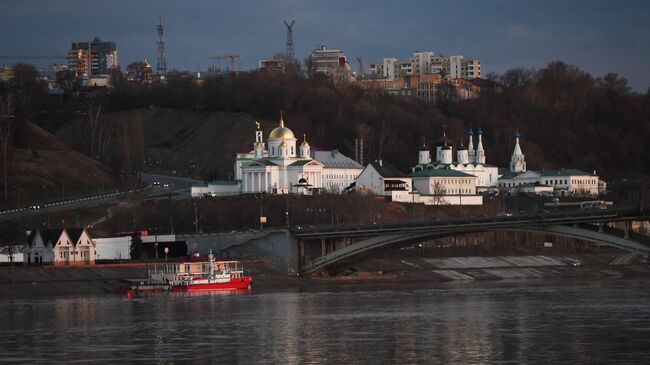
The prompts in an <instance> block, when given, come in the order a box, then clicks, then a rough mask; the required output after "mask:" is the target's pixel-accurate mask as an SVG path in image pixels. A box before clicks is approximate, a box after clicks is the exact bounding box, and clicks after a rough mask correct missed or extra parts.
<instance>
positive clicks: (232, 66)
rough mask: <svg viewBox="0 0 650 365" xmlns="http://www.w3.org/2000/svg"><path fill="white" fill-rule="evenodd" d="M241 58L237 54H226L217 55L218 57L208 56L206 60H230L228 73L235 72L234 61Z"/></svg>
mask: <svg viewBox="0 0 650 365" xmlns="http://www.w3.org/2000/svg"><path fill="white" fill-rule="evenodd" d="M240 58H241V56H240V55H238V54H226V55H219V56H210V57H208V59H210V60H224V59H229V60H230V72H235V61H236V60H238V59H240Z"/></svg>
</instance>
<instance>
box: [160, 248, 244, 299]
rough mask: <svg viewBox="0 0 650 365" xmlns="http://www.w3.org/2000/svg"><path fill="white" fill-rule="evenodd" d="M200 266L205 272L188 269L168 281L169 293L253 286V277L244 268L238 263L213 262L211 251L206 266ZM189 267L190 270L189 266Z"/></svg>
mask: <svg viewBox="0 0 650 365" xmlns="http://www.w3.org/2000/svg"><path fill="white" fill-rule="evenodd" d="M202 264H204V263H202ZM181 266H183V264H181ZM201 266H202V268H204V269H207V270H202V271H200V272H192V271H191V269H190V270H188V271H186V272H183V273H179V275H177V277H176V278H175V279H174V280H171V281H170V288H171V291H172V292H191V291H208V290H237V289H250V288H251V285H252V284H253V277H252V276H251V275H250V274H247V273H246V272H244V267H243V265H242V264H241V263H240V262H238V261H216V262H215V261H214V256H213V255H212V251H210V253H209V255H208V262H207V265H201ZM189 267H190V268H191V265H190V266H189ZM184 268H185V267H184Z"/></svg>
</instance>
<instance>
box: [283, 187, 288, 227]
mask: <svg viewBox="0 0 650 365" xmlns="http://www.w3.org/2000/svg"><path fill="white" fill-rule="evenodd" d="M286 199H287V208H286V210H285V211H284V216H285V218H286V220H287V228H289V196H288V195H287V196H286Z"/></svg>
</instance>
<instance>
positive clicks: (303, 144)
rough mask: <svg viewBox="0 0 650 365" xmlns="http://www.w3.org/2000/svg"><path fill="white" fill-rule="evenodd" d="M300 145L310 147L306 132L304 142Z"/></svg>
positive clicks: (303, 137)
mask: <svg viewBox="0 0 650 365" xmlns="http://www.w3.org/2000/svg"><path fill="white" fill-rule="evenodd" d="M300 147H309V143H307V135H306V134H303V135H302V143H301V144H300Z"/></svg>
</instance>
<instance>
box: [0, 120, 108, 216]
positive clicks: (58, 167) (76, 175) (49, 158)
mask: <svg viewBox="0 0 650 365" xmlns="http://www.w3.org/2000/svg"><path fill="white" fill-rule="evenodd" d="M8 176H9V184H8V186H9V189H8V190H9V200H8V201H3V202H2V206H5V207H8V206H17V205H27V204H34V203H42V202H43V201H44V200H59V199H62V198H64V197H66V198H70V197H72V196H79V195H85V194H93V193H96V192H98V191H101V190H109V189H115V188H116V187H117V184H118V182H119V181H118V179H116V178H115V176H114V175H113V174H112V173H111V171H109V170H108V169H106V168H105V167H104V166H103V165H102V164H101V163H99V162H98V161H96V160H93V159H91V158H90V157H87V156H86V155H83V154H81V153H79V152H76V151H74V150H73V149H71V148H70V147H68V146H67V145H65V144H64V143H62V142H61V141H60V140H59V139H57V138H56V137H55V136H53V135H52V134H50V133H48V132H46V131H45V130H43V129H41V128H40V127H38V126H37V125H35V124H34V123H32V122H30V121H25V122H23V123H22V124H21V126H20V128H19V129H18V130H17V131H16V135H15V143H14V148H13V149H12V150H11V155H10V163H9V166H8Z"/></svg>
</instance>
